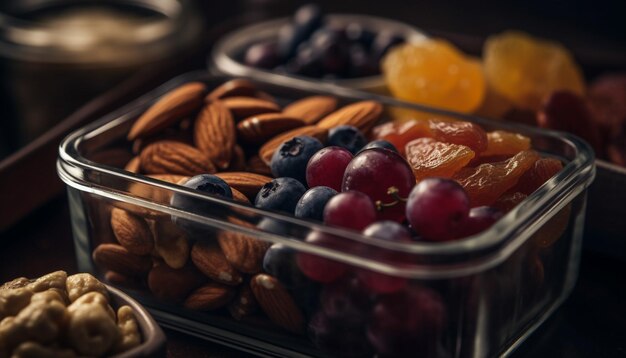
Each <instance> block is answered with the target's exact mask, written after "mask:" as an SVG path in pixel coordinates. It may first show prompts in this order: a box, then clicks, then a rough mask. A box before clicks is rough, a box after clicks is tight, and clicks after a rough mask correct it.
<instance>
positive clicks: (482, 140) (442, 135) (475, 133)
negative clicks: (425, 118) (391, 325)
mask: <svg viewBox="0 0 626 358" xmlns="http://www.w3.org/2000/svg"><path fill="white" fill-rule="evenodd" d="M429 126H430V133H431V136H432V137H433V138H435V139H436V140H438V141H440V142H446V143H452V144H460V145H464V146H467V147H470V148H471V149H472V150H473V151H475V152H482V151H484V150H485V149H487V133H485V131H484V130H483V129H482V128H481V127H480V126H479V125H477V124H474V123H471V122H441V121H436V120H431V121H430V122H429Z"/></svg>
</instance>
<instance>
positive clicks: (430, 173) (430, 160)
mask: <svg viewBox="0 0 626 358" xmlns="http://www.w3.org/2000/svg"><path fill="white" fill-rule="evenodd" d="M474 155H475V154H474V151H472V150H471V149H470V148H469V147H467V146H464V145H459V144H451V143H443V142H438V141H436V140H435V139H432V138H419V139H416V140H413V141H411V142H409V143H408V144H407V145H406V158H407V161H408V162H409V165H410V166H411V168H412V169H413V173H415V179H416V180H417V181H420V180H422V179H424V178H426V177H443V178H450V177H452V175H454V173H456V172H458V171H459V170H461V169H462V168H463V167H465V166H466V165H467V163H469V162H470V161H471V160H472V158H474Z"/></svg>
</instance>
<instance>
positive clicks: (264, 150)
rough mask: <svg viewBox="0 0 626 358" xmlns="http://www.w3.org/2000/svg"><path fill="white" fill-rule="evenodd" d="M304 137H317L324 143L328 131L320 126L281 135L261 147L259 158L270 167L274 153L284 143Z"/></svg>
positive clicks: (306, 127)
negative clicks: (294, 138)
mask: <svg viewBox="0 0 626 358" xmlns="http://www.w3.org/2000/svg"><path fill="white" fill-rule="evenodd" d="M303 135H308V136H311V137H315V138H317V139H319V140H321V141H322V142H324V141H326V136H327V135H328V130H327V129H325V128H323V127H318V126H305V127H300V128H296V129H292V130H290V131H287V132H284V133H281V134H279V135H277V136H275V137H274V138H272V139H270V140H269V141H267V142H266V143H265V144H263V146H261V149H259V157H261V160H263V162H264V163H265V164H267V165H270V162H271V161H272V156H273V155H274V152H275V151H276V149H278V148H279V147H280V146H281V144H283V142H286V141H288V140H290V139H291V138H293V137H297V136H303Z"/></svg>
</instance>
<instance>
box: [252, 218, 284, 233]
mask: <svg viewBox="0 0 626 358" xmlns="http://www.w3.org/2000/svg"><path fill="white" fill-rule="evenodd" d="M256 227H258V228H259V229H261V230H263V231H267V232H269V233H272V234H276V235H289V234H290V230H289V226H288V224H284V223H282V222H281V221H280V220H276V219H272V218H263V219H262V220H261V221H259V223H258V224H257V225H256Z"/></svg>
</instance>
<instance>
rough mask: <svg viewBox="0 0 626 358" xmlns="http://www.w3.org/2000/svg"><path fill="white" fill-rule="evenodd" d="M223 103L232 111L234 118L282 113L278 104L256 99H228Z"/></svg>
mask: <svg viewBox="0 0 626 358" xmlns="http://www.w3.org/2000/svg"><path fill="white" fill-rule="evenodd" d="M221 101H222V102H223V103H224V105H225V106H226V108H228V109H229V110H230V111H231V113H232V114H233V116H235V117H237V118H247V117H250V116H254V115H257V114H263V113H270V112H280V107H279V106H278V105H277V104H276V103H274V102H271V101H268V100H264V99H259V98H254V97H228V98H224V99H223V100H221Z"/></svg>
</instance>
